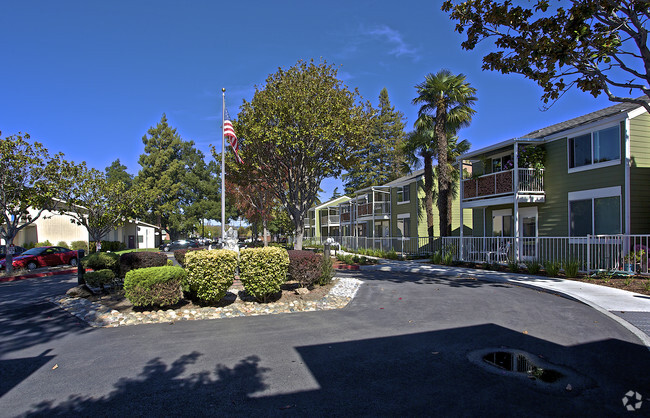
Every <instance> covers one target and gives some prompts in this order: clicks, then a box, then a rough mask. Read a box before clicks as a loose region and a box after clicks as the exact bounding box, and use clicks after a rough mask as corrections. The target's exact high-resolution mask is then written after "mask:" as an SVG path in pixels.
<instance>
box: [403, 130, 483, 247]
mask: <svg viewBox="0 0 650 418" xmlns="http://www.w3.org/2000/svg"><path fill="white" fill-rule="evenodd" d="M420 122H421V124H420V125H418V129H416V130H415V131H412V132H410V133H409V134H407V136H406V141H405V142H404V145H403V152H404V158H405V162H406V164H407V165H406V167H407V168H406V171H407V172H411V171H412V170H413V169H419V167H420V166H421V165H424V185H423V189H424V202H423V206H424V209H425V213H426V215H427V233H428V235H429V236H430V237H433V236H435V219H434V217H433V204H434V202H435V204H436V206H438V205H439V204H440V201H439V199H440V196H439V194H438V193H437V191H436V189H435V179H436V178H437V171H438V170H437V169H436V168H435V167H434V166H433V159H434V158H436V150H437V148H438V144H437V139H436V136H435V130H434V129H433V126H432V124H425V123H423V122H422V121H420ZM470 147H471V144H470V143H469V141H467V140H466V139H464V140H462V141H460V142H459V141H458V137H457V136H455V135H452V134H450V136H449V137H448V140H447V155H448V156H449V172H450V173H451V178H452V183H451V187H450V193H449V195H448V197H447V199H448V200H447V204H448V205H449V207H451V204H452V202H453V199H454V198H456V197H458V182H459V179H460V177H459V176H460V170H459V167H458V166H456V165H454V164H452V161H455V159H456V157H458V156H460V155H462V154H464V153H466V152H467V151H469V149H470ZM420 159H421V160H420Z"/></svg>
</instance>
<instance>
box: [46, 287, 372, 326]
mask: <svg viewBox="0 0 650 418" xmlns="http://www.w3.org/2000/svg"><path fill="white" fill-rule="evenodd" d="M361 283H362V281H361V280H358V279H353V278H339V279H338V281H337V282H336V284H335V285H334V286H333V287H332V289H331V290H330V292H329V293H328V294H327V295H325V296H324V297H322V298H321V299H319V300H316V301H301V300H298V301H292V302H273V303H257V302H243V301H239V300H238V301H237V302H236V303H231V304H230V305H228V306H224V307H203V308H191V309H188V308H181V309H167V310H159V311H143V312H119V311H117V310H111V309H110V308H108V307H106V306H104V305H102V304H101V303H99V302H91V301H89V300H86V299H83V298H70V297H67V296H64V297H55V298H50V299H49V301H50V302H52V303H54V304H56V305H58V306H59V307H61V308H62V309H64V310H66V311H67V312H69V313H71V314H72V315H74V316H76V317H77V318H79V319H81V320H83V321H85V322H87V323H88V324H89V325H90V326H92V327H119V326H123V325H138V324H154V323H161V322H168V323H174V322H177V321H195V320H204V319H221V318H234V317H238V316H257V315H272V314H280V313H292V312H307V311H320V310H329V309H340V308H343V307H345V306H347V304H348V303H349V302H350V301H351V300H352V299H353V298H354V296H355V295H356V293H357V290H359V286H361Z"/></svg>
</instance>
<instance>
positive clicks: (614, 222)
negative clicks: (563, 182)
mask: <svg viewBox="0 0 650 418" xmlns="http://www.w3.org/2000/svg"><path fill="white" fill-rule="evenodd" d="M590 194H591V195H590ZM621 224H622V222H621V194H620V187H613V188H605V189H597V190H594V191H586V192H573V193H569V235H570V236H572V237H584V236H587V235H612V234H620V233H621V230H622V228H621Z"/></svg>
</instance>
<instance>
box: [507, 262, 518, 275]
mask: <svg viewBox="0 0 650 418" xmlns="http://www.w3.org/2000/svg"><path fill="white" fill-rule="evenodd" d="M508 270H510V271H511V272H513V273H519V263H517V262H516V261H515V260H508Z"/></svg>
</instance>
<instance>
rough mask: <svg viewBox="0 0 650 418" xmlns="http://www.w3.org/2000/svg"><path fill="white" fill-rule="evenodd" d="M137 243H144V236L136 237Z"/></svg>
mask: <svg viewBox="0 0 650 418" xmlns="http://www.w3.org/2000/svg"><path fill="white" fill-rule="evenodd" d="M138 243H139V244H142V243H144V236H143V235H138Z"/></svg>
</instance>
